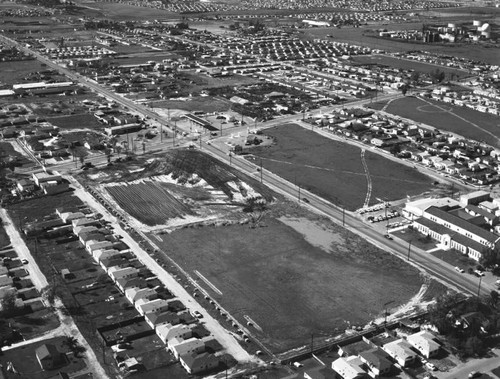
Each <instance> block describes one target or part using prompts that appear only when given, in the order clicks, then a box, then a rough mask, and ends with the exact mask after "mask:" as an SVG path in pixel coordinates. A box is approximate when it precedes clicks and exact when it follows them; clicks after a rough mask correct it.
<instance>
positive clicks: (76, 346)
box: [63, 336, 86, 358]
mask: <svg viewBox="0 0 500 379" xmlns="http://www.w3.org/2000/svg"><path fill="white" fill-rule="evenodd" d="M63 345H65V346H67V347H68V349H69V350H71V352H72V353H73V354H74V355H75V357H77V358H78V357H79V356H80V354H81V353H83V352H85V350H86V349H85V347H83V346H82V345H80V342H79V341H78V340H77V339H76V338H75V337H73V336H66V338H65V339H64V341H63Z"/></svg>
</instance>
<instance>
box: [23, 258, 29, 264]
mask: <svg viewBox="0 0 500 379" xmlns="http://www.w3.org/2000/svg"><path fill="white" fill-rule="evenodd" d="M21 262H22V264H23V265H27V264H28V263H29V262H28V260H27V259H23V260H21Z"/></svg>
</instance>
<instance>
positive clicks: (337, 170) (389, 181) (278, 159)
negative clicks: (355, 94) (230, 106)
mask: <svg viewBox="0 0 500 379" xmlns="http://www.w3.org/2000/svg"><path fill="white" fill-rule="evenodd" d="M266 135H270V136H271V137H273V138H275V140H276V145H274V146H271V147H265V148H255V149H253V150H251V152H252V153H253V154H255V155H256V156H257V157H258V158H257V159H260V158H262V165H263V166H264V167H265V168H266V169H268V170H270V171H272V172H274V173H276V174H277V175H279V176H281V177H283V178H285V179H287V180H289V181H290V182H292V183H293V182H295V183H297V184H298V185H300V186H301V188H304V189H307V190H309V191H311V192H313V193H315V194H317V195H318V196H320V197H323V198H325V199H326V200H328V201H330V202H333V203H335V204H338V205H342V206H344V207H346V208H347V209H350V210H354V209H357V208H360V207H361V206H363V203H364V201H365V197H366V193H367V188H368V187H367V179H366V174H365V171H364V168H363V164H362V160H361V149H360V148H359V147H355V146H352V145H349V144H347V143H342V142H338V141H333V140H330V139H328V138H325V137H322V136H320V135H318V134H317V133H315V132H312V131H310V130H305V129H303V128H301V127H300V126H298V125H295V124H287V125H281V126H278V127H275V128H272V129H268V130H266ZM365 160H366V163H367V166H368V169H369V172H370V176H371V179H372V186H373V189H372V195H371V198H370V203H376V202H377V200H376V197H384V198H387V199H389V200H396V199H401V198H403V197H406V195H411V196H413V195H417V194H421V193H423V192H425V191H426V190H428V189H429V187H430V186H431V180H430V178H428V177H427V176H425V175H423V174H420V173H418V172H416V171H415V170H414V169H412V168H409V167H407V166H405V165H403V164H399V163H397V162H394V161H392V160H389V159H386V158H384V157H381V156H379V155H378V154H374V153H371V152H370V151H369V150H367V152H366V153H365Z"/></svg>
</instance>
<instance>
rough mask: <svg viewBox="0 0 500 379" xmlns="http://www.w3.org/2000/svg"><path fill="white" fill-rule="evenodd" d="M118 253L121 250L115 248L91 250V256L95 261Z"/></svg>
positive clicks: (100, 260)
mask: <svg viewBox="0 0 500 379" xmlns="http://www.w3.org/2000/svg"><path fill="white" fill-rule="evenodd" d="M120 254H121V251H118V250H115V249H100V250H94V251H93V252H92V256H93V258H94V260H95V261H96V262H102V261H103V260H104V259H106V258H111V257H114V256H118V255H120Z"/></svg>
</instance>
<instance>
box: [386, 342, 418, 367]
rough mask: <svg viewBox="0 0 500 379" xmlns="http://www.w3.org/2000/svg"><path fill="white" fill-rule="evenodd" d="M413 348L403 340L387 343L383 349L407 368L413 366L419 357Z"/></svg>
mask: <svg viewBox="0 0 500 379" xmlns="http://www.w3.org/2000/svg"><path fill="white" fill-rule="evenodd" d="M411 347H412V346H411V345H410V344H409V343H408V342H407V341H406V340H404V339H402V338H401V339H398V340H396V341H392V342H389V343H386V344H385V345H384V346H382V349H384V351H385V352H386V353H387V354H389V355H390V356H391V357H392V359H394V360H395V361H396V362H397V363H398V364H399V365H400V366H402V367H406V366H408V365H410V364H412V363H413V362H414V361H415V359H416V357H417V353H415V352H414V351H413V350H412V348H411Z"/></svg>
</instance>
